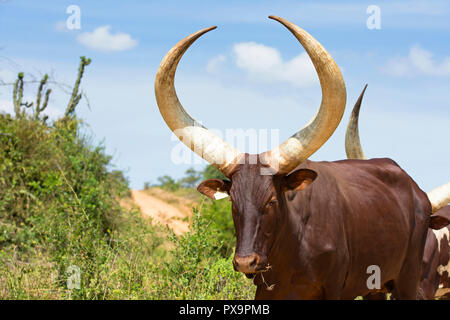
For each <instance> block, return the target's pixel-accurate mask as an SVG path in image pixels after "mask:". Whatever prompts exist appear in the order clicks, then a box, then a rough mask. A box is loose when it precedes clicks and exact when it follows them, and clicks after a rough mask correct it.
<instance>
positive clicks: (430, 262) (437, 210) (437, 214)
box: [345, 85, 450, 299]
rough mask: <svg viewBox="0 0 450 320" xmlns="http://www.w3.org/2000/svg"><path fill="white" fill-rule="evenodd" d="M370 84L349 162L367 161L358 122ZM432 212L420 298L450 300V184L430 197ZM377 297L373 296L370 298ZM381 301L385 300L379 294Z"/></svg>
mask: <svg viewBox="0 0 450 320" xmlns="http://www.w3.org/2000/svg"><path fill="white" fill-rule="evenodd" d="M366 88H367V85H366V86H365V87H364V89H363V91H362V93H361V95H360V96H359V98H358V100H357V101H356V104H355V106H354V108H353V111H352V114H351V116H350V120H349V123H348V126H347V132H346V137H345V150H346V153H347V158H349V159H366V157H365V155H364V152H363V150H362V147H361V143H360V139H359V132H358V122H359V121H358V120H359V111H360V109H361V102H362V99H363V97H364V92H365V91H366ZM427 196H428V198H429V200H430V202H431V206H432V212H430V214H432V213H433V214H432V215H431V219H430V226H429V227H430V228H429V229H428V233H427V238H426V242H425V250H424V254H423V261H422V277H421V282H420V288H419V296H418V297H419V298H420V299H434V297H435V296H436V293H437V292H438V289H440V290H439V292H441V293H439V294H438V295H439V296H441V295H442V296H444V295H445V296H447V297H450V226H448V225H449V224H450V206H449V205H447V204H448V203H449V202H450V183H448V184H446V185H443V186H441V187H439V188H436V189H435V190H433V191H431V192H428V194H427ZM369 298H373V297H369ZM378 298H384V296H383V295H378Z"/></svg>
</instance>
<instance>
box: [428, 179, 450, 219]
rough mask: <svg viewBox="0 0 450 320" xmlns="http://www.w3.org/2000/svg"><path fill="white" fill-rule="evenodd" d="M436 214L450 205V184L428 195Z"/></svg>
mask: <svg viewBox="0 0 450 320" xmlns="http://www.w3.org/2000/svg"><path fill="white" fill-rule="evenodd" d="M427 196H428V199H429V200H430V202H431V208H432V209H431V211H432V212H433V213H434V212H436V211H438V210H439V209H441V208H443V207H445V206H446V205H448V204H449V203H450V182H449V183H447V184H444V185H443V186H440V187H437V188H436V189H433V190H431V191H430V192H428V193H427Z"/></svg>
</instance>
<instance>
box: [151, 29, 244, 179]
mask: <svg viewBox="0 0 450 320" xmlns="http://www.w3.org/2000/svg"><path fill="white" fill-rule="evenodd" d="M215 28H216V27H215V26H214V27H209V28H205V29H202V30H200V31H197V32H196V33H193V34H191V35H190V36H188V37H186V38H184V39H183V40H181V41H180V42H178V43H177V44H176V45H175V46H174V47H173V48H172V49H171V50H170V51H169V52H168V53H167V55H166V56H165V57H164V59H163V60H162V62H161V64H160V66H159V69H158V72H157V74H156V79H155V95H156V102H157V103H158V107H159V111H160V112H161V115H162V116H163V118H164V120H165V121H166V123H167V125H168V126H169V128H170V130H172V131H173V132H174V133H175V135H176V136H177V137H178V138H179V139H180V140H181V141H182V142H183V143H184V144H185V145H186V146H188V147H189V148H190V149H191V150H192V151H194V152H195V153H197V154H198V155H199V156H200V157H202V158H203V159H205V160H206V161H208V162H209V163H211V164H212V165H213V166H215V167H216V168H217V169H219V170H220V171H221V172H222V173H223V174H225V175H226V176H228V174H229V172H230V170H231V169H232V167H233V164H234V163H237V161H238V160H237V159H238V158H240V157H239V156H240V154H241V153H240V152H239V151H238V150H237V149H235V148H234V147H232V146H231V145H229V144H228V143H227V142H225V141H224V140H223V139H221V138H219V137H218V136H216V135H215V134H213V133H212V132H211V131H209V130H208V129H206V128H205V127H204V126H202V125H201V124H200V123H199V122H197V121H196V120H195V119H194V118H192V117H191V116H190V115H189V114H188V113H187V112H186V110H184V108H183V106H182V105H181V103H180V101H179V100H178V97H177V94H176V92H175V87H174V81H175V72H176V69H177V66H178V63H179V62H180V59H181V57H182V56H183V54H184V53H185V52H186V50H187V49H188V48H189V47H190V46H191V45H192V44H193V43H194V41H195V40H197V39H198V38H199V37H200V36H202V35H203V34H205V33H207V32H209V31H211V30H213V29H215Z"/></svg>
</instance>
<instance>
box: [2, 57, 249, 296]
mask: <svg viewBox="0 0 450 320" xmlns="http://www.w3.org/2000/svg"><path fill="white" fill-rule="evenodd" d="M84 61H85V62H86V61H88V60H86V59H84ZM82 62H83V59H82ZM89 62H90V60H89ZM84 65H87V64H86V63H85V64H84ZM81 75H82V72H81ZM79 78H80V72H79ZM19 79H20V81H18V82H17V83H18V85H17V86H16V87H17V88H15V91H16V92H15V97H19V96H20V97H21V96H22V95H23V93H22V92H21V90H23V74H21V77H19ZM78 80H79V79H78ZM78 80H77V82H76V83H77V88H76V90H75V89H74V92H75V93H74V94H73V95H72V96H73V97H76V101H75V102H76V103H78V101H79V99H80V98H81V94H79V93H78V85H79V81H78ZM44 84H45V83H44ZM42 86H43V85H42ZM41 90H42V89H40V91H41ZM40 91H39V92H40ZM17 99H18V100H17V101H15V105H16V106H17V108H16V109H15V111H16V112H15V113H16V115H15V116H11V115H9V114H0V298H1V299H246V298H253V295H254V288H253V285H252V284H251V282H250V281H249V280H247V279H246V278H245V277H244V276H243V275H241V274H239V273H236V272H234V270H233V268H232V263H231V258H232V255H233V250H234V242H235V240H234V227H233V222H232V219H231V213H230V211H231V210H230V203H229V201H227V200H221V201H217V202H212V201H211V200H209V199H205V200H204V201H203V202H202V204H201V205H199V207H198V208H195V209H194V212H193V215H192V219H191V220H192V221H191V226H192V227H191V229H190V231H189V232H188V233H186V234H184V235H182V236H176V235H175V234H174V233H173V232H171V231H170V230H168V229H166V228H163V227H158V226H154V225H152V224H151V221H150V220H148V219H143V218H142V217H141V215H140V213H139V212H138V211H137V210H136V209H131V210H126V209H124V208H122V207H121V206H120V204H119V200H120V199H121V198H122V197H126V196H127V195H128V194H129V190H128V183H127V181H126V179H125V178H124V175H123V174H122V172H120V171H117V170H116V171H111V170H110V169H109V168H111V167H112V163H111V157H110V156H108V155H107V154H106V153H105V151H104V148H103V146H102V145H94V144H93V143H92V139H91V138H90V137H87V136H84V135H83V134H81V133H80V132H81V128H82V127H83V123H82V122H81V121H80V120H79V119H77V117H76V115H75V114H74V111H75V106H76V104H75V103H74V102H73V101H72V100H73V99H71V101H72V103H70V104H69V106H70V110H69V109H68V110H69V111H70V112H68V113H66V114H65V115H64V117H63V118H61V119H58V120H56V121H54V122H52V123H48V121H47V120H48V118H47V117H45V116H44V115H43V114H42V115H40V114H38V116H36V114H34V115H33V114H28V113H26V112H22V111H21V108H22V107H25V108H30V106H31V104H30V103H26V104H24V103H23V102H21V101H20V99H19V98H17ZM38 106H39V104H38ZM40 108H41V109H42V106H41V107H40ZM41 111H44V110H43V109H42V110H41ZM41 111H39V112H41ZM191 174H192V173H191ZM191 180H192V178H190V179H189V180H186V181H189V183H192V181H191ZM185 183H187V182H185ZM180 188H183V187H182V186H180V187H179V188H177V189H178V192H179V191H180ZM74 270H75V271H74ZM78 271H79V272H78ZM74 276H75V278H74ZM74 279H75V280H76V281H75V283H76V284H77V285H75V286H73V284H74ZM78 280H79V286H78Z"/></svg>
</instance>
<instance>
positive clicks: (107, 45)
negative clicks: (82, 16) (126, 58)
mask: <svg viewBox="0 0 450 320" xmlns="http://www.w3.org/2000/svg"><path fill="white" fill-rule="evenodd" d="M110 28H111V26H101V27H98V28H96V29H95V30H94V31H93V32H84V33H82V34H80V35H78V37H77V40H78V42H79V43H81V44H82V45H84V46H86V47H88V48H89V49H93V50H97V51H104V52H108V51H123V50H129V49H132V48H134V47H135V46H137V44H138V41H137V40H135V39H133V38H131V36H130V35H129V34H127V33H123V32H119V33H116V34H112V33H111V32H110V31H109V29H110Z"/></svg>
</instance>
